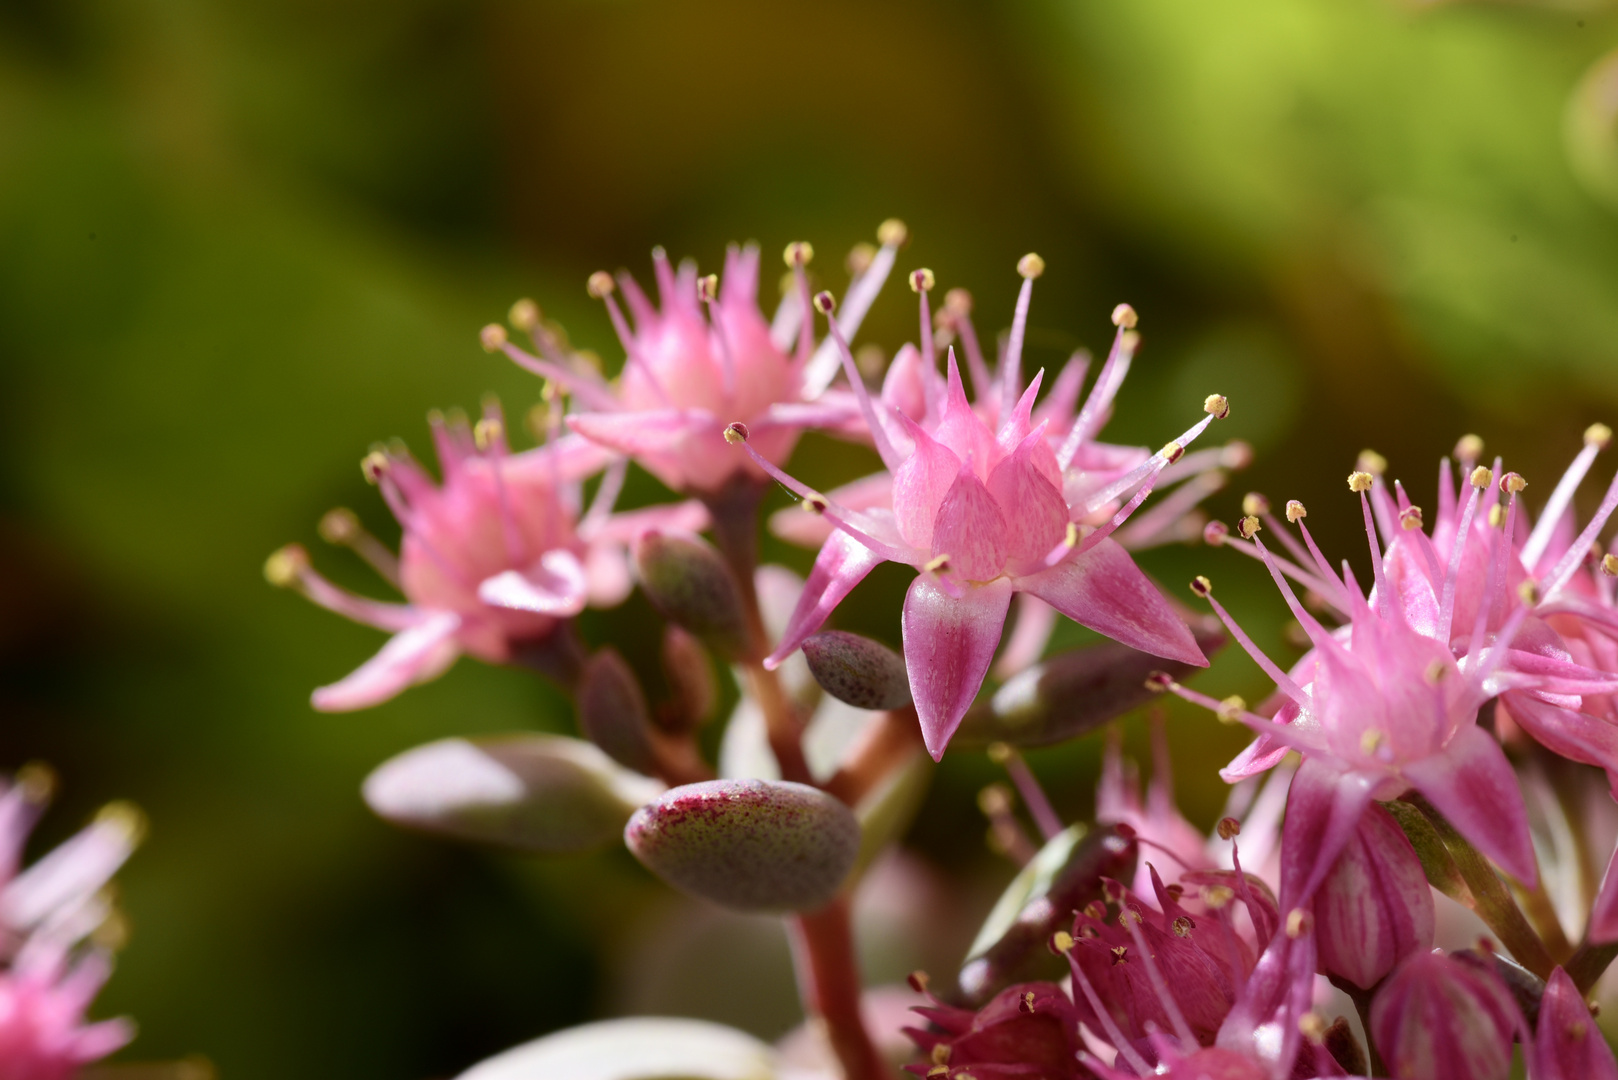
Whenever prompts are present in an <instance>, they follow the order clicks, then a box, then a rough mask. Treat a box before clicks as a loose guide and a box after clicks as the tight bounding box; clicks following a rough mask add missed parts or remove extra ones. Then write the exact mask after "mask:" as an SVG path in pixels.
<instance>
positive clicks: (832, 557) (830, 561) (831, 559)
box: [764, 529, 882, 670]
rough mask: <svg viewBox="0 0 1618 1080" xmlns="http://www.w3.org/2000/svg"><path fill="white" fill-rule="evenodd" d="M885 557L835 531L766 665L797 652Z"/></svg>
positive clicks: (811, 573)
mask: <svg viewBox="0 0 1618 1080" xmlns="http://www.w3.org/2000/svg"><path fill="white" fill-rule="evenodd" d="M881 561H882V559H881V557H880V556H878V555H876V554H875V553H873V552H872V551H871V549H870V548H868V547H866V546H865V545H864V544H862V543H860V542H859V541H858V540H855V539H854V538H853V537H852V536H849V535H848V534H847V533H845V532H843V531H842V530H840V529H839V530H838V531H837V532H834V533H832V534H831V536H829V537H828V538H827V539H826V544H825V546H824V547H822V548H821V549H820V554H819V555H817V556H815V565H814V567H813V568H812V569H811V570H810V571H809V580H808V581H807V582H805V583H804V586H803V592H802V593H800V594H799V595H798V604H797V607H795V608H794V609H793V610H792V617H791V618H790V619H788V620H787V628H786V633H784V634H782V635H781V643H780V644H779V645H777V646H776V647H775V651H774V652H772V653H771V654H770V655H769V656H768V657H767V658H766V659H765V661H764V666H765V667H767V668H769V669H771V670H774V669H775V668H776V667H778V666H780V664H781V661H783V660H785V659H786V658H787V657H788V656H791V655H792V654H793V653H794V652H796V651H797V648H798V646H799V645H802V644H803V639H804V638H806V637H808V636H809V635H810V634H813V633H814V632H815V631H816V630H819V629H820V627H821V624H822V623H824V622H825V621H826V617H827V616H828V615H830V614H831V613H832V609H833V608H835V607H836V606H837V605H838V604H840V603H842V602H843V598H844V597H845V596H847V595H848V594H849V593H850V592H851V591H852V590H853V588H854V586H856V585H858V584H859V583H860V582H861V581H863V580H864V578H865V575H866V574H869V573H870V572H871V568H872V567H873V566H875V565H876V564H877V563H879V562H881Z"/></svg>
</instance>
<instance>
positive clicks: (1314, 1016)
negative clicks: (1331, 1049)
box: [1298, 1012, 1327, 1043]
mask: <svg viewBox="0 0 1618 1080" xmlns="http://www.w3.org/2000/svg"><path fill="white" fill-rule="evenodd" d="M1326 1027H1327V1025H1326V1018H1325V1017H1324V1016H1321V1015H1320V1014H1319V1013H1317V1012H1306V1013H1304V1014H1303V1015H1302V1016H1300V1017H1298V1031H1299V1032H1300V1033H1301V1034H1302V1035H1303V1037H1304V1038H1306V1039H1308V1040H1309V1041H1310V1042H1313V1043H1318V1042H1320V1041H1322V1040H1323V1039H1325V1037H1326Z"/></svg>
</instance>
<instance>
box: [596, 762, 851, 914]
mask: <svg viewBox="0 0 1618 1080" xmlns="http://www.w3.org/2000/svg"><path fill="white" fill-rule="evenodd" d="M624 842H625V843H626V844H627V845H628V846H629V850H630V851H632V852H634V854H635V857H636V858H637V859H639V860H640V861H641V862H642V863H643V864H644V865H645V866H646V868H647V869H648V870H650V871H652V872H653V873H654V874H656V875H657V876H658V877H660V878H662V879H663V880H664V881H666V882H668V883H669V884H670V885H673V886H674V887H675V888H677V889H679V890H681V891H682V892H685V893H688V894H690V895H692V896H695V897H699V898H701V899H703V900H709V901H712V902H713V903H716V904H720V905H722V906H724V907H728V908H733V909H736V910H739V911H814V910H817V909H819V908H822V907H825V906H826V904H828V903H830V902H831V900H832V898H833V897H835V896H836V895H837V890H838V889H840V888H841V887H842V884H843V881H844V879H846V878H847V877H848V873H849V871H850V870H851V869H853V866H854V860H855V858H856V856H858V854H859V848H860V827H859V822H858V821H856V820H855V818H854V814H853V812H852V811H851V810H849V808H848V807H846V806H844V805H843V804H842V803H841V802H838V801H837V800H836V799H834V798H832V797H831V796H830V795H827V794H826V793H825V792H823V791H820V790H819V789H817V788H812V787H809V786H808V785H807V784H794V783H788V782H785V781H766V780H709V781H706V782H704V783H700V784H687V785H685V786H683V787H677V788H674V789H672V790H670V791H668V792H667V793H665V794H664V795H663V796H662V797H660V798H658V799H656V800H655V801H653V802H650V803H648V804H647V805H645V806H643V807H641V808H640V809H639V810H637V811H636V812H635V816H634V817H632V818H630V820H629V824H628V825H627V826H626V827H625V828H624Z"/></svg>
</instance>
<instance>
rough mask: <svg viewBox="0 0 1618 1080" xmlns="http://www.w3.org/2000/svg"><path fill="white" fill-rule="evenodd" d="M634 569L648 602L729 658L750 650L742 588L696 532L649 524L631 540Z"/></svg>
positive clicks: (716, 552) (715, 553)
mask: <svg viewBox="0 0 1618 1080" xmlns="http://www.w3.org/2000/svg"><path fill="white" fill-rule="evenodd" d="M635 572H636V574H637V576H638V577H639V578H640V584H641V588H642V589H644V590H645V591H646V596H647V598H648V599H649V600H651V602H652V605H653V606H654V607H656V608H657V609H658V610H659V611H661V612H662V613H663V614H664V615H665V616H666V617H667V618H669V619H670V620H671V621H673V622H677V623H679V624H680V625H681V626H683V627H685V628H686V629H687V630H689V631H691V633H693V634H695V635H696V636H697V637H699V638H701V639H702V640H703V641H705V642H707V643H708V644H709V645H711V646H713V647H714V648H715V649H717V650H719V651H720V652H722V653H724V654H725V655H726V656H729V657H732V658H739V657H742V656H745V655H746V654H747V651H748V641H747V622H746V618H745V616H744V615H743V613H742V600H741V590H740V589H739V588H738V587H737V585H736V579H735V577H734V576H733V575H732V574H731V572H730V567H728V566H726V565H725V560H724V558H723V557H722V556H721V555H720V554H719V552H718V551H716V550H715V549H714V548H713V546H712V545H710V544H709V543H708V542H707V541H705V540H703V539H702V538H701V537H699V536H697V535H695V534H694V533H677V532H659V531H657V530H648V531H647V532H645V533H643V534H642V535H641V537H640V540H639V541H638V542H637V543H636V545H635Z"/></svg>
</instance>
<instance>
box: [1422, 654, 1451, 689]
mask: <svg viewBox="0 0 1618 1080" xmlns="http://www.w3.org/2000/svg"><path fill="white" fill-rule="evenodd" d="M1422 674H1423V676H1424V677H1425V678H1426V679H1427V681H1428V683H1430V684H1431V685H1433V686H1437V685H1438V684H1439V683H1441V682H1443V681H1444V680H1445V679H1447V678H1449V665H1448V664H1446V663H1444V661H1442V660H1434V661H1433V662H1432V663H1430V664H1428V665H1427V670H1426V671H1425V672H1423V673H1422Z"/></svg>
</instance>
